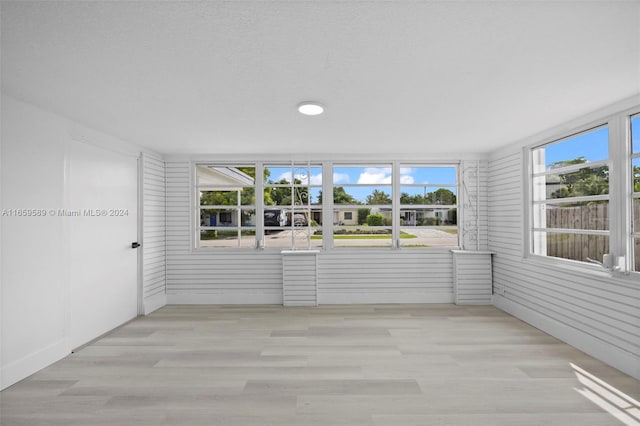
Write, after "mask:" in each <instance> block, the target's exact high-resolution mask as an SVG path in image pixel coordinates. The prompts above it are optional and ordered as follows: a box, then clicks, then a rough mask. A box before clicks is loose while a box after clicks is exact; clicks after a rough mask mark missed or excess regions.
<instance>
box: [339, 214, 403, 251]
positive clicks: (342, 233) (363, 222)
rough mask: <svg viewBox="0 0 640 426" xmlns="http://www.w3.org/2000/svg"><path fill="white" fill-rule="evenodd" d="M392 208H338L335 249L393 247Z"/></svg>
mask: <svg viewBox="0 0 640 426" xmlns="http://www.w3.org/2000/svg"><path fill="white" fill-rule="evenodd" d="M391 218H392V214H391V208H389V209H386V210H384V211H380V210H379V209H377V208H375V209H372V208H364V207H363V208H346V207H345V208H336V209H334V211H333V222H334V225H335V226H334V229H333V245H334V247H391V245H392V238H391V237H392V232H391V220H392V219H391Z"/></svg>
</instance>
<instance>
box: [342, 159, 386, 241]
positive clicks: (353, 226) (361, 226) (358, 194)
mask: <svg viewBox="0 0 640 426" xmlns="http://www.w3.org/2000/svg"><path fill="white" fill-rule="evenodd" d="M391 179H392V174H391V165H390V164H371V165H367V166H355V165H335V166H334V167H333V246H334V247H391V245H392V243H393V240H392V236H393V235H392V234H393V233H392V224H393V210H392V201H393V186H392V183H391Z"/></svg>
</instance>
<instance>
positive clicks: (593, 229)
mask: <svg viewBox="0 0 640 426" xmlns="http://www.w3.org/2000/svg"><path fill="white" fill-rule="evenodd" d="M531 159H532V165H531V166H532V171H533V174H532V181H531V183H532V188H531V190H532V195H533V197H532V198H533V206H532V220H533V227H532V236H531V241H532V247H531V249H532V252H533V253H534V254H537V255H542V256H550V257H558V258H563V259H570V260H577V261H582V262H592V263H595V262H599V261H602V258H603V255H604V254H606V253H609V132H608V128H607V127H606V126H602V127H598V128H595V129H591V130H588V131H585V132H582V133H579V134H576V135H573V136H570V137H568V138H565V139H561V140H558V141H555V142H552V143H550V144H546V145H542V146H540V147H537V148H534V149H533V150H532V153H531Z"/></svg>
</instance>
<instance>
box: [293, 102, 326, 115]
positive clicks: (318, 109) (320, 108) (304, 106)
mask: <svg viewBox="0 0 640 426" xmlns="http://www.w3.org/2000/svg"><path fill="white" fill-rule="evenodd" d="M298 111H299V112H300V114H304V115H320V114H322V113H323V112H324V105H322V104H321V103H319V102H311V101H305V102H301V103H300V104H298Z"/></svg>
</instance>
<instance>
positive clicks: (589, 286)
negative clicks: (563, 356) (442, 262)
mask: <svg viewBox="0 0 640 426" xmlns="http://www.w3.org/2000/svg"><path fill="white" fill-rule="evenodd" d="M522 155H523V153H522V152H521V151H518V152H513V151H510V152H509V151H505V152H504V153H500V152H499V153H496V154H495V155H494V156H493V158H492V159H491V161H490V163H489V193H490V196H489V235H490V237H489V249H490V250H491V251H493V252H495V255H494V258H493V279H494V292H495V294H494V298H493V300H494V304H495V305H496V306H497V307H499V308H501V309H503V310H505V311H507V312H509V313H511V314H512V315H514V316H516V317H518V318H520V319H522V320H524V321H527V322H529V323H531V324H532V325H534V326H536V327H538V328H540V329H542V330H544V331H546V332H548V333H549V334H551V335H554V336H556V337H558V338H559V339H561V340H563V341H566V342H567V343H569V344H572V345H573V346H576V347H578V348H579V349H581V350H583V351H585V352H587V353H589V354H591V355H592V356H595V357H597V358H600V359H602V360H603V361H605V362H607V363H609V364H611V365H613V366H614V367H617V368H619V369H621V370H622V371H625V372H626V373H628V374H631V375H633V376H635V377H640V283H638V282H637V280H636V281H633V280H631V279H617V278H613V277H610V276H607V275H606V274H604V273H601V274H598V273H597V272H595V273H588V272H583V273H581V272H576V271H575V270H569V269H567V268H564V267H562V266H554V265H541V264H540V263H536V262H535V261H532V260H528V259H525V258H524V256H523V253H524V232H525V229H524V226H525V223H524V218H523V217H524V215H523V213H524V212H523V208H524V207H523V206H524V200H523V179H524V176H523V160H522Z"/></svg>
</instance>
